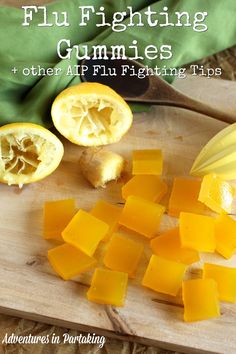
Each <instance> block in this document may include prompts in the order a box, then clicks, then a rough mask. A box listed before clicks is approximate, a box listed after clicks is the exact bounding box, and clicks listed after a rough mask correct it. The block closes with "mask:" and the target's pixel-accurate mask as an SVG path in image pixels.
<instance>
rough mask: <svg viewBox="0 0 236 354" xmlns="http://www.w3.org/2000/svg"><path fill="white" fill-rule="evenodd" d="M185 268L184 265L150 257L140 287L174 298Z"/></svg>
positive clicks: (157, 257)
mask: <svg viewBox="0 0 236 354" xmlns="http://www.w3.org/2000/svg"><path fill="white" fill-rule="evenodd" d="M186 268H187V265H186V264H183V263H179V262H174V261H171V260H169V259H165V258H161V257H159V256H156V255H152V256H151V259H150V261H149V264H148V267H147V269H146V272H145V274H144V277H143V280H142V285H144V286H146V287H148V288H150V289H152V290H155V291H157V292H159V293H163V294H168V295H172V296H176V295H177V293H178V291H179V289H180V288H181V284H182V280H183V276H184V273H185V270H186Z"/></svg>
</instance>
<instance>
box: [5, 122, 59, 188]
mask: <svg viewBox="0 0 236 354" xmlns="http://www.w3.org/2000/svg"><path fill="white" fill-rule="evenodd" d="M63 152H64V149H63V145H62V143H61V142H60V140H59V139H58V138H57V137H56V136H55V135H54V134H52V133H51V132H50V131H48V130H47V129H45V128H42V127H40V126H37V125H35V124H31V123H15V124H14V123H13V124H8V125H6V126H3V127H1V128H0V181H1V182H4V183H8V184H9V185H11V184H18V185H20V186H22V185H23V184H25V183H30V182H34V181H37V180H39V179H42V178H44V177H46V176H47V175H49V174H50V173H52V172H53V171H54V170H55V168H56V167H57V166H58V165H59V163H60V161H61V158H62V156H63Z"/></svg>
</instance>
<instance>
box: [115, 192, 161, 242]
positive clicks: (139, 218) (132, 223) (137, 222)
mask: <svg viewBox="0 0 236 354" xmlns="http://www.w3.org/2000/svg"><path fill="white" fill-rule="evenodd" d="M164 211H165V207H164V206H163V205H160V204H156V203H153V202H150V201H149V200H146V199H143V198H140V197H136V196H133V195H132V196H129V197H128V198H127V200H126V203H125V206H124V209H123V211H122V213H121V217H120V221H119V222H120V224H121V225H124V226H125V227H127V228H128V229H131V230H134V231H136V232H138V233H140V234H142V235H144V236H146V237H148V238H151V237H154V236H155V234H156V233H157V231H158V227H159V224H160V220H161V217H162V215H163V213H164Z"/></svg>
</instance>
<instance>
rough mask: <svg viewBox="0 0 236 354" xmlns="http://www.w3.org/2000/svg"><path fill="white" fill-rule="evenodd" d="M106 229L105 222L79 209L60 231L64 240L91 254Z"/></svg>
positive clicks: (105, 232) (107, 228) (107, 227)
mask: <svg viewBox="0 0 236 354" xmlns="http://www.w3.org/2000/svg"><path fill="white" fill-rule="evenodd" d="M108 230H109V226H108V225H107V224H106V223H104V222H103V221H101V220H99V219H97V218H95V216H93V215H91V214H89V213H87V212H86V211H84V210H79V211H78V212H77V213H76V214H75V216H74V217H73V218H72V220H71V221H70V222H69V224H68V225H67V226H66V228H65V229H64V231H63V232H62V237H63V239H64V241H65V242H67V243H69V244H70V245H72V246H74V247H76V248H78V249H80V250H81V251H82V252H84V253H86V254H87V255H88V256H92V255H93V254H94V252H95V250H96V248H97V246H98V244H99V242H100V241H101V240H102V239H103V238H104V237H105V235H106V234H107V232H108Z"/></svg>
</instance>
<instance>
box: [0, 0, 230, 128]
mask: <svg viewBox="0 0 236 354" xmlns="http://www.w3.org/2000/svg"><path fill="white" fill-rule="evenodd" d="M150 4H151V7H152V10H154V11H157V12H158V13H159V12H160V11H162V9H163V7H164V6H167V7H168V8H169V11H170V10H171V17H172V16H174V12H175V11H180V12H182V11H187V12H189V13H190V15H191V14H194V13H196V12H197V11H199V12H203V11H206V12H208V17H207V18H206V20H205V23H206V24H207V26H208V30H207V31H206V32H202V33H200V32H194V31H193V29H192V28H191V27H179V28H178V27H157V28H150V27H148V26H144V27H129V28H128V29H127V30H126V31H125V32H112V30H111V29H110V28H109V29H105V30H104V27H96V21H97V17H96V16H95V15H92V18H91V21H90V22H89V24H88V26H86V27H79V26H78V23H79V21H80V18H79V17H80V12H79V11H78V6H85V5H88V6H89V5H94V6H95V8H96V9H97V10H98V9H99V7H100V6H105V8H106V11H107V16H108V19H111V17H112V14H113V12H115V11H122V10H125V9H126V8H127V6H132V7H133V9H134V10H138V11H141V12H143V11H145V10H144V9H145V7H147V6H148V5H150ZM47 8H48V13H49V21H50V20H51V19H52V16H51V13H52V11H57V12H61V11H67V13H68V16H69V19H70V26H69V27H57V26H53V27H38V26H37V23H38V22H39V21H41V20H42V15H41V14H40V13H39V14H37V15H35V16H34V19H33V21H32V22H31V24H30V26H29V27H23V26H22V22H23V15H24V13H23V10H22V9H15V8H10V7H0V124H5V123H9V122H17V121H30V122H35V123H38V124H42V125H44V126H47V127H50V126H52V121H51V116H50V108H51V104H52V101H53V99H54V98H55V96H56V95H57V94H58V93H59V92H60V91H62V90H63V89H65V88H66V87H68V86H70V85H74V84H77V83H79V82H80V78H79V77H78V76H74V77H71V76H66V75H60V76H47V77H41V78H40V77H38V76H32V75H30V76H24V75H23V74H22V72H21V69H22V68H24V67H30V66H32V65H41V66H43V67H45V68H46V67H59V68H61V69H62V70H63V72H64V73H65V72H66V69H67V67H68V64H72V65H75V64H78V63H77V59H76V57H75V52H73V55H72V58H71V59H70V60H69V59H68V60H60V59H59V58H58V56H57V52H56V47H57V43H58V41H59V40H60V39H62V38H66V39H70V40H71V44H72V45H74V44H81V43H89V44H91V45H92V44H105V45H107V46H108V48H109V46H110V45H114V44H125V45H126V46H128V45H130V44H131V42H132V40H134V39H136V40H137V41H138V43H139V48H140V51H141V53H142V51H143V49H144V47H145V46H147V45H148V44H155V45H156V46H157V47H159V46H160V45H162V44H169V45H172V51H173V57H172V58H171V59H170V60H163V61H161V60H159V59H156V60H152V61H151V60H147V59H146V60H144V61H143V62H144V64H147V65H149V66H151V67H154V66H155V65H157V66H158V67H163V65H167V66H168V67H181V66H183V65H184V64H187V63H190V62H192V61H195V60H199V59H201V58H203V57H206V56H208V55H212V54H214V53H216V52H218V51H220V50H223V49H225V48H228V47H230V46H232V45H234V44H236V25H235V19H234V14H235V13H236V1H235V0H217V1H216V0H161V1H157V2H153V1H150V0H149V1H147V0H121V1H114V0H94V1H91V0H64V1H60V2H56V3H52V4H49V5H47ZM125 21H127V19H126V20H124V23H125ZM127 54H128V55H129V51H127ZM131 54H133V52H132V53H131ZM13 67H17V68H18V72H17V73H16V74H13V73H12V71H11V69H12V68H13Z"/></svg>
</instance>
